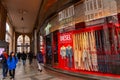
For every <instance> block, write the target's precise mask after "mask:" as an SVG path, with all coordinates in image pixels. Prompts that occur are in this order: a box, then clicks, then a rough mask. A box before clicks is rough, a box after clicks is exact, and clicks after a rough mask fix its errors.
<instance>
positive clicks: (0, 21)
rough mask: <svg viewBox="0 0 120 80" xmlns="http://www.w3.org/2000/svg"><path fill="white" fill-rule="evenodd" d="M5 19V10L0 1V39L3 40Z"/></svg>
mask: <svg viewBox="0 0 120 80" xmlns="http://www.w3.org/2000/svg"><path fill="white" fill-rule="evenodd" d="M6 19H7V10H6V9H5V8H4V7H3V5H2V4H1V2H0V40H2V41H4V40H5V34H6Z"/></svg>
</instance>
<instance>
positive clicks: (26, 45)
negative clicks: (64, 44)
mask: <svg viewBox="0 0 120 80" xmlns="http://www.w3.org/2000/svg"><path fill="white" fill-rule="evenodd" d="M17 52H21V53H22V52H25V53H28V52H30V38H29V37H28V36H27V35H25V36H23V35H20V36H19V37H18V39H17Z"/></svg>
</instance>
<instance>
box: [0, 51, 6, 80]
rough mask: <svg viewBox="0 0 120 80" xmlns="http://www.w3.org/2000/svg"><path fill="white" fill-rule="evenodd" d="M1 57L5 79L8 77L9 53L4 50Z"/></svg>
mask: <svg viewBox="0 0 120 80" xmlns="http://www.w3.org/2000/svg"><path fill="white" fill-rule="evenodd" d="M0 58H1V59H2V60H1V63H2V74H3V79H5V78H6V77H7V72H8V65H7V59H8V54H7V53H6V52H5V51H4V52H3V53H2V54H1V56H0Z"/></svg>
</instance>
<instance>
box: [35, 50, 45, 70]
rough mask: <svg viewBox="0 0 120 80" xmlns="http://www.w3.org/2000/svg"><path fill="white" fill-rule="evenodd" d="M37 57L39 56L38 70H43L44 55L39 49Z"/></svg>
mask: <svg viewBox="0 0 120 80" xmlns="http://www.w3.org/2000/svg"><path fill="white" fill-rule="evenodd" d="M36 58H37V64H38V70H39V71H40V72H42V67H41V63H43V55H42V52H41V51H38V53H37V55H36Z"/></svg>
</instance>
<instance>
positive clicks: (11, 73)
mask: <svg viewBox="0 0 120 80" xmlns="http://www.w3.org/2000/svg"><path fill="white" fill-rule="evenodd" d="M9 74H10V76H11V78H14V77H15V69H13V70H9Z"/></svg>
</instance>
